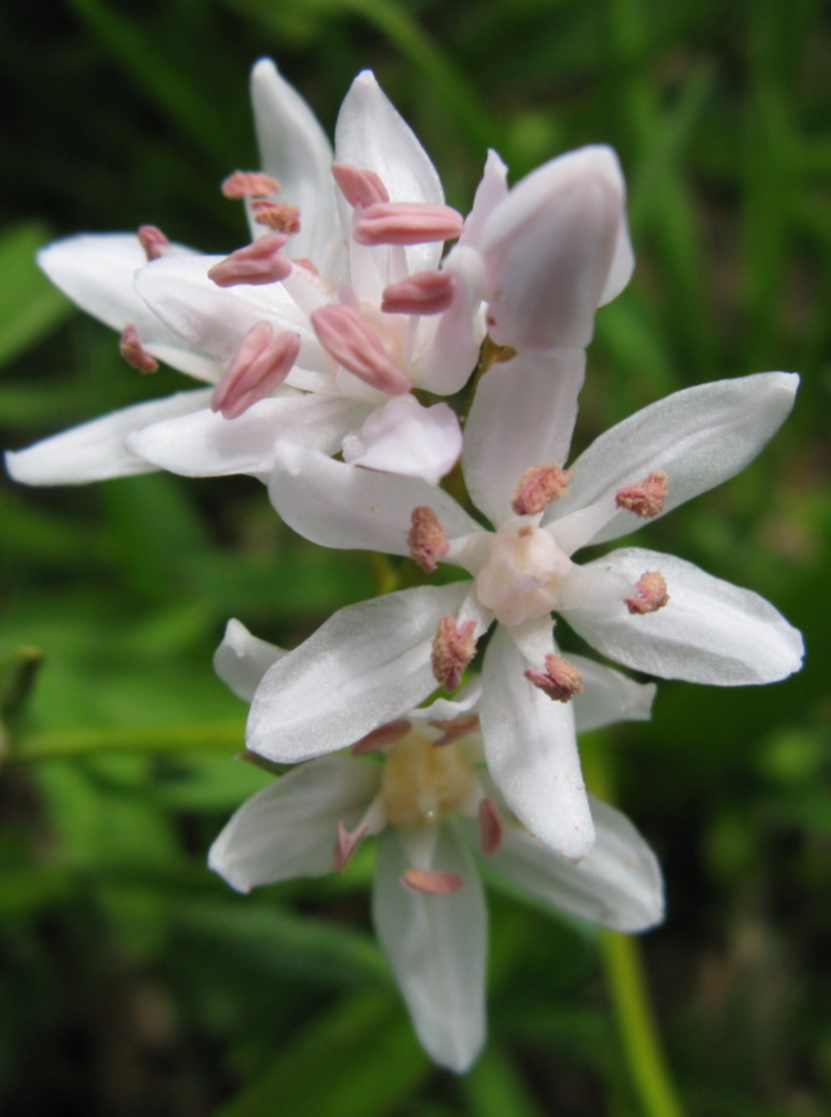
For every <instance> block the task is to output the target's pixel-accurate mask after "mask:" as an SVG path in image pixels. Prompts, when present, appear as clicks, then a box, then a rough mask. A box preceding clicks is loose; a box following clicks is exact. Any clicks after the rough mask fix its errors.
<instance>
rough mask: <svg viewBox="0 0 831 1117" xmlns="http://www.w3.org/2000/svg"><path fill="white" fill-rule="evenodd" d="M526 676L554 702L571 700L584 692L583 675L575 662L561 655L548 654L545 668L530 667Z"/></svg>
mask: <svg viewBox="0 0 831 1117" xmlns="http://www.w3.org/2000/svg"><path fill="white" fill-rule="evenodd" d="M525 678H526V679H527V680H528V682H529V683H533V684H534V686H536V687H539V688H540V690H541V691H542V692H543V694H547V695H548V697H549V698H551V699H552V700H553V701H554V702H570V701H571V699H572V698H573V697H574V695H575V694H582V692H583V676H582V675H581V674H580V672H579V671H578V670H577V668H576V667H575V666H574V664H573V663H569V662H568V660H567V659H563V657H562V656H561V655H553V654H552V655H547V656H546V657H545V670H544V671H537V670H535V669H534V668H533V667H529V668H528V670H527V671H526V672H525Z"/></svg>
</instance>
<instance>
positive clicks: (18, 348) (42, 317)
mask: <svg viewBox="0 0 831 1117" xmlns="http://www.w3.org/2000/svg"><path fill="white" fill-rule="evenodd" d="M47 240H49V233H48V231H47V229H46V228H45V226H43V225H40V224H38V223H36V222H32V223H29V224H26V225H17V226H13V227H12V228H9V229H6V230H4V231H3V232H2V233H0V367H2V365H4V364H7V363H8V362H9V361H10V360H11V359H12V358H13V357H16V356H17V354H18V353H21V352H22V351H23V350H24V349H27V348H28V347H29V346H30V345H33V344H34V343H35V342H36V341H39V340H40V338H42V337H44V336H45V335H46V334H47V333H49V331H50V330H53V329H54V328H55V326H57V325H58V324H59V323H60V322H62V321H63V320H64V319H65V318H67V317H68V316H69V315H70V314H71V313H72V304H71V303H70V302H69V300H68V299H67V298H66V297H65V296H64V295H62V294H61V292H60V291H58V289H57V288H56V287H53V286H52V284H51V283H50V282H49V280H48V279H47V278H46V276H45V275H43V273H42V272H41V271H39V270H38V267H37V265H36V263H35V253H36V252H37V250H38V249H39V248H42V247H43V245H44V244H45V243H46V241H47Z"/></svg>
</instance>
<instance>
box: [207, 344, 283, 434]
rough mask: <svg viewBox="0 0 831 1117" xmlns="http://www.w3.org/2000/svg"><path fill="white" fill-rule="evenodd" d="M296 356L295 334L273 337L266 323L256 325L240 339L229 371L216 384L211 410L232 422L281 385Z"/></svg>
mask: <svg viewBox="0 0 831 1117" xmlns="http://www.w3.org/2000/svg"><path fill="white" fill-rule="evenodd" d="M299 353H300V335H299V334H295V333H291V332H290V331H288V330H286V331H284V332H283V333H281V334H278V335H277V336H276V337H275V336H274V329H273V327H272V325H271V323H270V322H258V323H257V324H256V326H252V327H251V329H250V330H249V331H248V333H247V334H246V335H245V337H244V338H243V340H242V343H241V345H240V347H239V349H238V350H237V352H236V354H235V356H234V359H233V361H232V363H231V366H230V368H229V369H228V371H227V372H226V373H225V375H224V376H223V377H222V379H221V380H220V382H219V383H218V384H217V386H216V389H215V390H214V394H213V397H212V398H211V410H212V411H219V412H221V413H222V415H223V416H224V417H225V418H226V419H236V418H237V417H238V416H239V415H242V413H243V412H244V411H247V410H248V408H249V407H251V406H252V404H255V403H257V402H258V401H259V400H261V399H265V397H266V396H269V395H271V393H272V392H273V391H274V389H275V388H278V387H279V386H280V385H281V384H282V383H283V381H284V380H285V379H286V377H287V376H288V374H289V373H290V372H291V370H292V367H293V366H294V362H295V361H296V360H297V357H298V355H299Z"/></svg>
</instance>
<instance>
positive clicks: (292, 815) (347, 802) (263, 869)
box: [208, 756, 380, 892]
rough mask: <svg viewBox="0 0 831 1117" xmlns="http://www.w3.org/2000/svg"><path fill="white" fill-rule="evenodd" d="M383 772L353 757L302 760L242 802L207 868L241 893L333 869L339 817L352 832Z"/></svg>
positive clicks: (215, 847) (209, 856)
mask: <svg viewBox="0 0 831 1117" xmlns="http://www.w3.org/2000/svg"><path fill="white" fill-rule="evenodd" d="M379 771H380V769H379V768H378V767H377V766H376V765H374V764H370V763H368V762H367V761H365V760H359V759H358V758H357V757H352V756H327V757H324V758H323V759H322V760H315V761H312V762H311V763H310V764H303V765H301V766H299V767H297V768H294V769H293V770H292V771H291V772H288V773H287V774H286V775H285V776H280V777H279V779H277V780H275V781H274V783H272V784H269V785H268V787H264V788H263V790H262V791H258V792H257V794H256V795H254V796H252V797H251V798H250V799H249V800H248V801H247V802H246V803H243V805H242V806H241V807H240V809H239V810H238V811H237V812H236V814H235V815H233V817H232V818H231V821H230V822H229V823H228V825H227V826H226V827H225V829H224V830H223V831H222V833H221V834H220V835H219V837H218V838H217V839H216V841H215V842H214V844H213V845H212V846H211V849H210V852H209V854H208V865H209V866H210V868H211V869H213V870H214V872H216V873H219V874H220V876H222V877H224V878H225V880H227V881H228V883H229V884H230V885H232V886H233V887H234V888H236V889H237V891H239V892H248V891H249V890H250V889H251V888H256V887H257V885H260V884H274V883H276V882H277V881H279V880H289V879H290V878H291V877H317V876H322V875H323V874H324V873H328V872H331V871H332V869H333V868H334V848H335V840H336V837H337V827H338V822H341V821H342V822H343V823H344V825H345V826H346V827H347V829H352V828H353V827H354V826H355V825H356V824H357V823H358V822H359V821H360V818H361V816H362V815H363V813H364V811H365V810H366V808H367V806H368V805H369V803H370V802H371V800H372V797H373V796H374V795H375V793H376V792H377V790H378V784H379Z"/></svg>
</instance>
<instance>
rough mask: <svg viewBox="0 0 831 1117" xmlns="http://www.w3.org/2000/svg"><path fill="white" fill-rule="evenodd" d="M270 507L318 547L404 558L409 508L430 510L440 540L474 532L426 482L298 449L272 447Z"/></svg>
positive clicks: (456, 508) (465, 517)
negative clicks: (440, 531)
mask: <svg viewBox="0 0 831 1117" xmlns="http://www.w3.org/2000/svg"><path fill="white" fill-rule="evenodd" d="M274 465H275V469H274V474H273V476H272V479H271V482H270V484H269V496H270V497H271V503H272V504H273V505H274V507H275V508H276V509H277V511H278V512H279V513H280V516H281V517H282V518H283V519H284V520H285V521H286V523H287V524H289V526H290V527H292V528H294V530H295V531H296V532H298V533H299V534H300V535H302V536H304V538H306V539H310V540H311V541H312V542H313V543H319V544H320V545H321V546H323V547H337V548H345V549H347V550H351V549H353V548H359V549H364V550H370V551H383V552H385V553H386V554H392V555H408V554H409V553H410V547H409V544H408V542H407V533H408V531H409V530H410V527H411V522H412V521H411V516H412V512H413V509H414V508H418V507H421V506H426V507H429V508H432V509H433V511H434V512H435V513H436V515H437V516H438V518H439V520H440V521H441V523H442V525H443V527H444V531H445V535H446V536H447V537H448V538H453V537H455V536H457V535H464V534H466V533H467V532H470V531H475V530H476V529H477V526H478V525H477V524H476V523H475V522H474V521H473V520H472V519H471V518H470V516H468V514H467V513H466V512H465V511H464V510H463V509H462V508H461V507H460V505H458V504H457V503H456V501H455V500H454V499H453V498H452V497H451V496H449V495H448V494H447V493H445V492H443V491H442V490H441V489H438V488H436V487H435V486H433V485H428V484H427V482H426V481H421V480H419V479H418V478H415V477H394V476H392V475H391V474H389V473H377V472H375V471H374V470H370V469H362V468H361V467H359V466H353V465H345V464H344V463H343V462H336V461H333V460H332V459H331V458H328V457H326V456H325V455H323V454H321V453H318V452H315V451H313V450H308V449H306V448H304V447H301V446H293V445H289V444H288V443H280V444H279V445H278V446H275V448H274Z"/></svg>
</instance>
